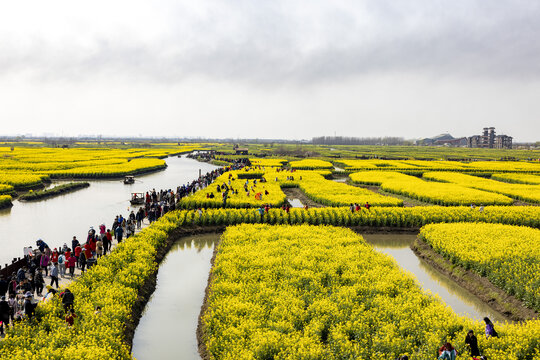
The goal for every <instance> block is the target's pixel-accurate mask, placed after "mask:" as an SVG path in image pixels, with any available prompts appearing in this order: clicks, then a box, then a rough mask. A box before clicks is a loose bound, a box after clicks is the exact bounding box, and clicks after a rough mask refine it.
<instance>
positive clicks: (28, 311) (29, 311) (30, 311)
mask: <svg viewBox="0 0 540 360" xmlns="http://www.w3.org/2000/svg"><path fill="white" fill-rule="evenodd" d="M24 299H25V300H24V305H23V309H24V314H25V315H26V317H27V318H28V319H30V320H32V317H33V316H34V314H35V310H36V305H35V304H34V303H32V293H30V292H29V291H28V292H27V293H26V294H25V295H24Z"/></svg>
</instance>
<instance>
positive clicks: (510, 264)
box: [420, 223, 540, 310]
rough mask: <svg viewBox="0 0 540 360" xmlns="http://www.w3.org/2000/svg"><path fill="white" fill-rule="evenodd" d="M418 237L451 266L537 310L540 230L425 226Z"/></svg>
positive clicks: (473, 225) (539, 301)
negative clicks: (480, 277)
mask: <svg viewBox="0 0 540 360" xmlns="http://www.w3.org/2000/svg"><path fill="white" fill-rule="evenodd" d="M420 235H421V237H422V238H423V239H424V241H426V242H427V243H428V244H430V245H431V246H432V247H433V249H434V250H435V251H437V252H439V253H441V254H442V255H444V256H445V257H446V258H448V259H449V260H451V261H452V262H453V263H456V264H459V265H461V266H463V267H465V268H466V269H472V270H474V271H476V272H478V273H479V274H481V275H483V276H486V277H487V278H489V279H490V280H491V282H492V283H494V284H495V285H497V286H498V287H500V288H501V289H504V290H506V291H507V292H508V293H510V294H512V295H516V296H517V297H518V298H520V299H522V300H523V301H525V303H526V304H528V305H529V306H530V307H532V308H535V309H536V310H540V276H539V274H540V230H538V229H532V228H528V227H524V226H511V225H502V224H485V223H457V224H432V225H426V226H424V227H423V228H422V230H421V232H420Z"/></svg>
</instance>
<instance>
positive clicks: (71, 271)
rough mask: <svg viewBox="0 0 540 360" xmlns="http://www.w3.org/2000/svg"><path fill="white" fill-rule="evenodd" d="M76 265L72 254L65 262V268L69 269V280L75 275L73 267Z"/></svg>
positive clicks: (75, 259)
mask: <svg viewBox="0 0 540 360" xmlns="http://www.w3.org/2000/svg"><path fill="white" fill-rule="evenodd" d="M76 264H77V258H76V257H75V255H74V254H73V253H72V254H71V256H70V257H69V259H68V260H67V267H68V268H69V275H71V278H72V279H73V275H74V274H75V265H76Z"/></svg>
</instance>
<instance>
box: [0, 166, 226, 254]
mask: <svg viewBox="0 0 540 360" xmlns="http://www.w3.org/2000/svg"><path fill="white" fill-rule="evenodd" d="M166 161H167V165H168V167H167V169H165V170H164V171H159V172H156V173H151V174H146V175H140V176H136V179H137V181H136V183H135V184H132V185H124V184H123V182H122V180H120V179H116V180H89V182H90V187H88V188H84V189H80V190H77V191H75V192H72V193H67V194H64V195H59V196H56V197H53V198H49V199H46V200H41V201H35V202H20V201H17V200H15V201H14V202H13V207H12V208H11V209H4V210H1V211H0V234H1V236H0V264H4V263H7V262H11V259H12V258H13V257H19V256H22V249H23V247H24V246H28V245H33V246H35V243H36V240H37V239H39V238H42V239H43V240H44V241H45V242H46V243H47V244H49V246H51V247H53V248H55V247H60V246H61V245H62V244H63V243H67V244H71V238H72V237H73V235H76V236H77V238H78V239H79V240H80V239H86V234H87V232H88V229H89V227H90V226H94V228H95V227H96V226H98V225H99V224H105V225H106V226H108V227H110V226H112V221H113V220H114V217H115V216H116V215H118V214H122V215H124V216H127V215H128V214H129V211H131V210H132V208H131V207H130V203H129V199H130V196H131V193H132V192H146V191H148V190H151V189H152V188H155V189H156V190H160V189H175V188H176V187H177V186H178V185H182V184H185V183H187V182H188V181H192V180H194V179H196V178H197V177H198V176H199V169H201V172H202V173H203V174H205V173H207V172H208V171H211V170H213V169H216V168H218V167H217V166H214V165H211V164H208V163H201V162H198V161H196V160H193V159H188V158H177V157H170V158H167V159H166ZM61 182H65V181H61ZM57 183H60V182H56V181H55V184H57ZM137 208H138V207H135V209H137Z"/></svg>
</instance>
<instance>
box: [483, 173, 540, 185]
mask: <svg viewBox="0 0 540 360" xmlns="http://www.w3.org/2000/svg"><path fill="white" fill-rule="evenodd" d="M491 178H492V179H493V180H498V181H504V182H509V183H516V184H529V185H540V175H531V174H493V175H491Z"/></svg>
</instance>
